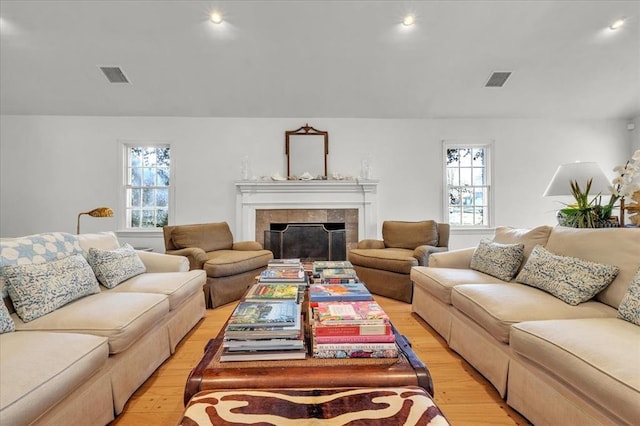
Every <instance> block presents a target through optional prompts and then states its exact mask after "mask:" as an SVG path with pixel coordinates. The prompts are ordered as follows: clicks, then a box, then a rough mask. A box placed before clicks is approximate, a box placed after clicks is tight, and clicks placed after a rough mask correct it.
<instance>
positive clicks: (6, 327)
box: [0, 300, 16, 334]
mask: <svg viewBox="0 0 640 426" xmlns="http://www.w3.org/2000/svg"><path fill="white" fill-rule="evenodd" d="M15 329H16V325H15V324H14V323H13V320H12V319H11V315H9V310H8V309H7V305H5V304H4V302H3V301H2V300H0V334H4V333H10V332H12V331H15Z"/></svg>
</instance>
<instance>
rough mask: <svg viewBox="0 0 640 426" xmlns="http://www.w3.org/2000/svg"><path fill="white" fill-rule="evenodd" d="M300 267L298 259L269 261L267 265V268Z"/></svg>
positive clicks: (300, 261)
mask: <svg viewBox="0 0 640 426" xmlns="http://www.w3.org/2000/svg"><path fill="white" fill-rule="evenodd" d="M300 267H302V260H301V259H300V258H287V259H271V260H270V261H269V262H268V263H267V268H271V269H276V268H300Z"/></svg>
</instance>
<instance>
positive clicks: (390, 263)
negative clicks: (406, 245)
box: [349, 248, 418, 274]
mask: <svg viewBox="0 0 640 426" xmlns="http://www.w3.org/2000/svg"><path fill="white" fill-rule="evenodd" d="M349 261H351V263H352V264H353V265H354V266H361V267H365V268H371V269H382V270H385V271H390V272H397V273H399V274H409V273H410V272H411V268H412V267H414V266H418V259H416V258H415V257H413V249H402V248H385V249H353V250H350V251H349Z"/></svg>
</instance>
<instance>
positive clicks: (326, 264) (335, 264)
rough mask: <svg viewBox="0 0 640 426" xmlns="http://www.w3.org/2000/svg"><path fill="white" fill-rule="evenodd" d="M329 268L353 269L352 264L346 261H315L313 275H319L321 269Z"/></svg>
mask: <svg viewBox="0 0 640 426" xmlns="http://www.w3.org/2000/svg"><path fill="white" fill-rule="evenodd" d="M330 268H353V264H352V263H351V262H349V261H348V260H316V261H315V262H313V273H314V274H319V273H320V272H321V271H322V270H323V269H330Z"/></svg>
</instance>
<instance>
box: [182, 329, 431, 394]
mask: <svg viewBox="0 0 640 426" xmlns="http://www.w3.org/2000/svg"><path fill="white" fill-rule="evenodd" d="M225 326H226V324H225ZM225 326H223V327H222V329H221V330H220V332H219V333H218V335H217V336H216V337H215V338H214V339H212V340H210V341H209V342H208V343H207V345H206V347H205V350H204V356H203V357H202V359H201V360H200V362H199V363H198V365H197V366H196V367H195V368H194V369H193V370H191V373H190V374H189V378H188V379H187V383H186V386H185V392H184V403H185V405H186V404H187V402H189V400H190V399H191V397H192V396H193V395H195V394H196V393H198V392H199V391H202V390H213V389H269V388H274V387H286V388H295V389H321V388H336V387H351V388H353V387H393V386H420V387H422V388H423V389H425V390H426V391H427V392H428V393H429V395H433V382H432V380H431V375H430V374H429V370H428V369H427V367H426V366H425V365H424V363H423V362H422V361H420V359H419V358H418V357H417V356H416V354H415V353H414V352H413V350H412V349H411V345H410V343H409V342H408V340H407V339H406V338H405V337H404V336H403V335H401V334H400V333H399V332H398V331H397V330H396V329H395V327H393V331H394V333H395V335H396V343H397V345H398V348H399V352H400V356H399V357H398V358H391V359H387V358H378V359H372V358H364V359H362V358H359V359H317V358H313V357H312V356H311V355H309V354H307V357H306V359H304V360H278V361H241V362H240V361H238V362H220V351H221V350H222V343H223V338H224V329H225ZM307 332H308V327H306V329H305V333H307ZM306 336H309V335H308V334H306ZM307 343H309V342H308V341H307ZM307 348H310V345H308V344H307Z"/></svg>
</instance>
